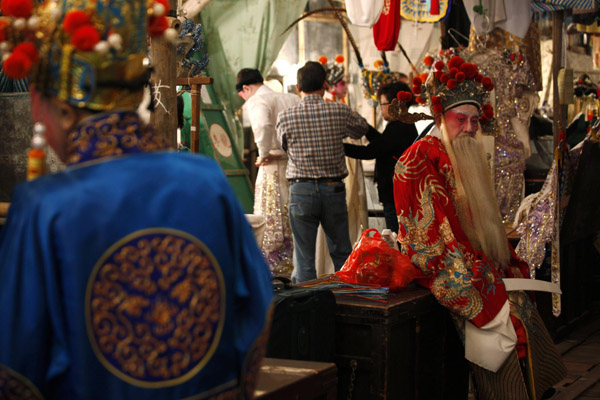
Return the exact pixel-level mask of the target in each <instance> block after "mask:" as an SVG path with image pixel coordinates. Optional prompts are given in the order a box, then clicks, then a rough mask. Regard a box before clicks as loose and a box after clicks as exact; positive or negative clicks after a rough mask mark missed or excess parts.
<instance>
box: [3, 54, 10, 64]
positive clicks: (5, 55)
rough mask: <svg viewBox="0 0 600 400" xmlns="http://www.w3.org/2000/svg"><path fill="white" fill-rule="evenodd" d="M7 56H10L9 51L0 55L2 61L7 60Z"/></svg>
mask: <svg viewBox="0 0 600 400" xmlns="http://www.w3.org/2000/svg"><path fill="white" fill-rule="evenodd" d="M8 57H10V53H6V54H4V55H3V56H2V62H4V61H6V60H8Z"/></svg>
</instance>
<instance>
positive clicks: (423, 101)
mask: <svg viewBox="0 0 600 400" xmlns="http://www.w3.org/2000/svg"><path fill="white" fill-rule="evenodd" d="M415 101H416V102H417V103H419V104H425V99H424V98H422V97H421V96H417V97H415Z"/></svg>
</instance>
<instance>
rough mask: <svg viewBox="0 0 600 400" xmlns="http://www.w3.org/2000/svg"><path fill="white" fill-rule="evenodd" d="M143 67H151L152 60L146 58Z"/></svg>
mask: <svg viewBox="0 0 600 400" xmlns="http://www.w3.org/2000/svg"><path fill="white" fill-rule="evenodd" d="M142 65H143V66H144V68H148V67H149V66H150V59H149V58H148V57H144V59H143V60H142Z"/></svg>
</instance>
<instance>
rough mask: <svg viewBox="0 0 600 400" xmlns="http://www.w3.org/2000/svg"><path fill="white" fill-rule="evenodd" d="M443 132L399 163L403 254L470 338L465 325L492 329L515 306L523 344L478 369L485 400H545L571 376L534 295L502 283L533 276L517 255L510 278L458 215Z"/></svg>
mask: <svg viewBox="0 0 600 400" xmlns="http://www.w3.org/2000/svg"><path fill="white" fill-rule="evenodd" d="M436 131H437V128H434V132H432V135H429V136H426V137H425V138H423V139H421V140H419V141H417V142H416V143H415V144H413V145H412V146H411V147H409V148H408V150H406V152H404V154H403V155H402V157H401V158H400V160H399V162H398V163H397V165H396V170H395V175H394V198H395V203H396V210H397V212H398V222H399V225H400V230H399V233H398V240H399V242H400V244H401V247H402V251H403V253H405V254H408V255H409V256H410V257H411V259H412V262H413V264H414V265H416V266H417V267H419V268H420V269H421V271H422V272H423V273H424V274H425V278H424V279H422V280H421V281H420V283H421V284H423V285H424V286H426V287H428V288H429V289H430V290H431V292H432V293H433V295H434V296H435V297H436V299H437V300H438V302H439V303H440V304H442V305H443V306H444V307H446V308H448V309H449V310H450V312H451V315H452V317H453V319H454V321H455V323H456V325H457V327H458V330H459V333H462V332H464V329H465V321H470V322H471V323H473V324H474V325H475V326H477V327H482V326H484V325H486V324H487V323H488V322H490V321H492V320H493V319H494V318H495V317H496V315H497V314H498V313H499V311H500V310H501V308H502V306H503V305H504V303H505V302H506V300H507V299H509V300H510V313H511V320H512V322H513V324H514V325H515V330H516V331H517V335H518V338H519V340H518V342H517V343H518V344H517V350H516V351H513V353H512V355H510V356H509V358H508V359H507V360H506V362H505V363H504V364H503V365H502V367H501V368H500V369H499V370H498V371H497V372H491V371H488V370H486V369H484V368H481V367H479V366H476V365H475V364H473V363H472V364H471V367H472V371H473V376H474V378H475V381H476V385H477V390H478V395H479V398H481V399H488V398H498V397H494V396H495V395H494V393H496V395H498V390H499V388H501V390H502V391H504V392H506V393H502V396H503V397H501V398H519V399H526V398H539V396H541V394H542V393H543V392H544V391H545V390H546V389H548V388H550V387H552V385H553V384H554V383H556V382H557V381H558V380H560V379H561V377H562V376H564V373H565V372H566V371H565V369H564V365H563V364H562V362H561V359H560V355H559V354H558V352H556V350H555V349H554V347H553V345H552V340H551V338H550V336H549V334H548V332H547V331H546V329H545V327H544V326H543V322H542V321H541V318H540V317H539V315H538V313H537V311H536V309H535V307H534V306H533V304H532V303H531V301H530V300H529V297H528V296H527V295H525V294H524V293H523V292H520V291H518V292H510V293H507V291H506V289H505V286H504V283H503V281H502V279H503V278H527V277H529V275H528V266H527V264H526V263H525V262H523V261H522V260H520V259H519V258H518V257H517V256H516V254H515V253H514V252H513V251H511V261H510V264H509V266H508V267H507V269H506V272H504V271H503V270H501V269H500V268H498V267H496V266H494V265H492V263H490V262H489V261H488V259H487V257H486V256H485V255H484V254H483V253H482V252H481V251H478V250H475V249H474V248H473V246H472V245H471V243H470V242H469V240H468V238H467V236H466V234H465V232H464V231H463V229H462V228H461V225H460V222H459V219H458V216H457V212H456V204H455V198H456V181H455V175H454V170H453V167H452V164H451V162H450V158H449V156H448V153H447V152H446V150H445V148H444V145H443V144H442V141H441V139H440V138H439V131H437V134H436ZM407 193H408V194H410V195H407ZM511 250H512V249H511ZM519 325H521V327H519ZM463 340H464V339H463ZM519 346H525V347H524V348H526V349H527V350H526V351H527V356H526V357H525V358H523V360H525V361H526V364H527V369H528V370H529V371H531V373H532V375H533V377H534V378H535V385H534V386H533V389H532V390H536V391H537V392H536V393H537V395H533V396H532V395H531V393H529V394H528V392H527V390H528V389H529V388H528V387H527V386H526V383H525V380H524V378H523V376H522V375H521V373H520V367H519V361H518V358H517V352H518V351H520V350H519ZM522 348H523V347H522ZM540 366H543V368H540ZM505 395H506V397H504V396H505ZM510 395H512V396H513V397H509V396H510Z"/></svg>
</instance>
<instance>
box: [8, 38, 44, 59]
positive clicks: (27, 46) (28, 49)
mask: <svg viewBox="0 0 600 400" xmlns="http://www.w3.org/2000/svg"><path fill="white" fill-rule="evenodd" d="M16 52H21V53H23V54H25V55H26V56H27V58H29V61H31V63H32V64H35V63H36V62H37V60H38V58H39V57H40V55H39V53H38V51H37V49H36V48H35V45H34V44H33V43H31V42H23V43H19V44H18V45H17V46H16V47H15V49H14V50H13V53H16Z"/></svg>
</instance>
